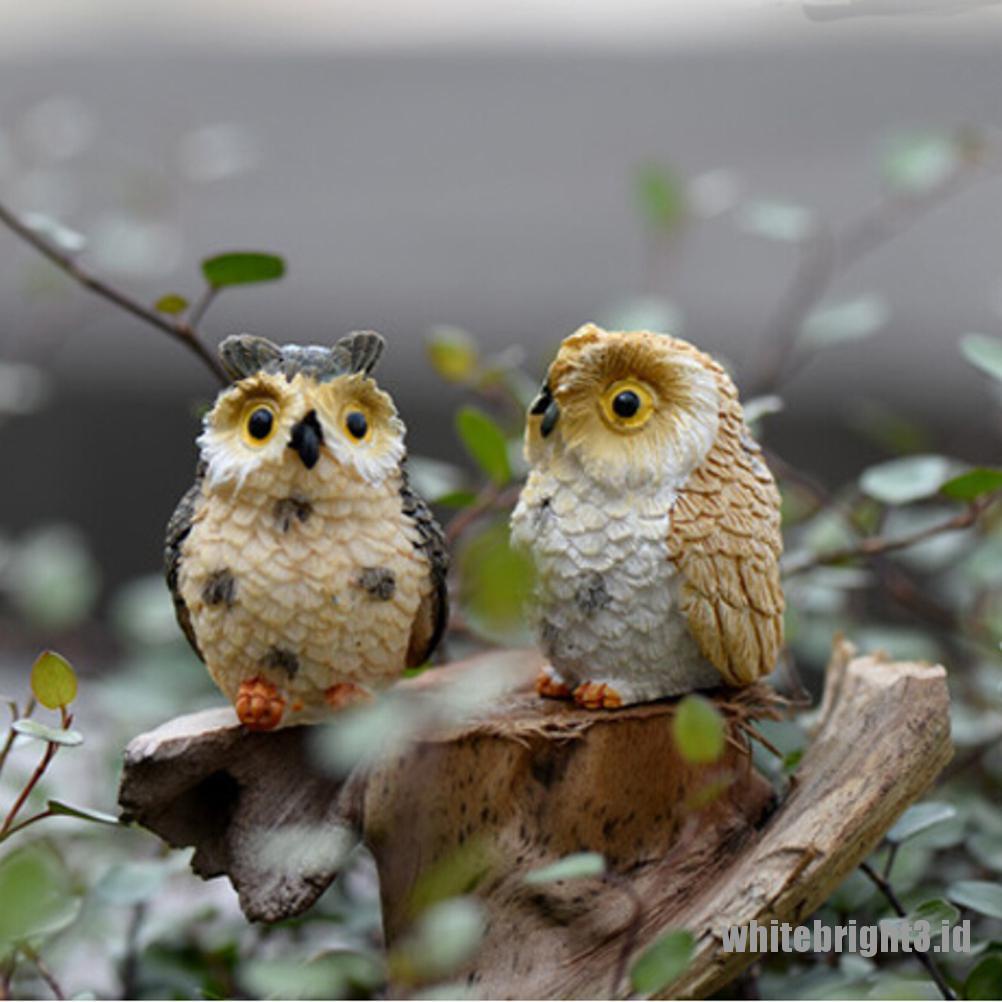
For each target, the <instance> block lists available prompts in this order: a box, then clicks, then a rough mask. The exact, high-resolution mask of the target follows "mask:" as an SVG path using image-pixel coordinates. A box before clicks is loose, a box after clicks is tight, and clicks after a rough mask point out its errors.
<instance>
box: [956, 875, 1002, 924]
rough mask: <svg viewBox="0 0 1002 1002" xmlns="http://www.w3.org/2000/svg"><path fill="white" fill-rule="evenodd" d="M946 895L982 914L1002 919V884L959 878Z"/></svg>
mask: <svg viewBox="0 0 1002 1002" xmlns="http://www.w3.org/2000/svg"><path fill="white" fill-rule="evenodd" d="M946 896H947V897H948V898H949V899H950V900H951V901H954V902H956V903H957V904H958V905H960V906H961V907H963V908H970V909H971V911H975V912H978V913H979V914H980V915H988V916H990V917H991V918H997V919H1002V884H996V883H993V882H992V881H988V880H958V881H957V882H956V883H954V884H951V885H950V887H949V889H948V890H947V892H946Z"/></svg>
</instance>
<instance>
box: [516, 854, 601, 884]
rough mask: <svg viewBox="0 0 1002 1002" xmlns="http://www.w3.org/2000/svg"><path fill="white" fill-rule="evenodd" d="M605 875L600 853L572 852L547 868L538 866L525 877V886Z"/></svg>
mask: <svg viewBox="0 0 1002 1002" xmlns="http://www.w3.org/2000/svg"><path fill="white" fill-rule="evenodd" d="M603 873H605V857H604V856H603V855H602V854H601V853H600V852H574V853H571V855H569V856H564V858H563V859H558V860H557V861H556V862H555V863H550V864H549V866H540V867H537V868H536V869H535V870H530V871H529V872H528V873H527V874H526V875H525V882H526V883H527V884H550V883H553V882H554V881H555V880H579V879H581V878H582V877H601V876H602V874H603Z"/></svg>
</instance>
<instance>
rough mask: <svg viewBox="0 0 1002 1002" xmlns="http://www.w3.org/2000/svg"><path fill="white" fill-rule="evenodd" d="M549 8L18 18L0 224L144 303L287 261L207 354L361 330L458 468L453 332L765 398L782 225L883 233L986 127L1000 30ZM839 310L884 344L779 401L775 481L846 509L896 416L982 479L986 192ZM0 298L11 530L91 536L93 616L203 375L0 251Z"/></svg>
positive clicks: (988, 183) (188, 360)
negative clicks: (615, 361) (225, 270)
mask: <svg viewBox="0 0 1002 1002" xmlns="http://www.w3.org/2000/svg"><path fill="white" fill-rule="evenodd" d="M533 6H534V9H533V10H532V11H527V10H519V11H516V10H514V5H510V4H506V3H501V2H484V3H468V2H467V3H462V2H460V0H431V2H423V3H410V2H406V0H393V2H382V3H371V2H370V3H362V2H354V0H352V2H340V0H333V2H328V3H319V2H296V3H278V2H267V0H256V2H248V0H243V2H239V3H237V2H230V0H225V2H220V0H216V2H213V3H208V4H206V3H195V2H173V3H171V4H169V5H153V4H144V3H135V2H127V0H79V2H76V3H74V4H72V5H69V4H66V3H65V2H61V0H34V2H32V3H30V4H27V3H22V2H20V0H17V2H12V0H3V2H0V23H2V24H3V29H2V32H0V197H2V199H3V201H4V202H6V203H7V204H9V205H10V206H12V207H13V208H15V209H16V210H18V211H19V212H34V213H41V214H44V215H45V216H48V217H51V218H53V219H57V220H59V221H60V222H61V223H62V224H65V225H66V226H69V227H71V228H72V229H73V230H74V231H78V232H79V233H81V234H84V235H86V237H87V240H88V244H87V247H86V250H85V251H84V257H83V260H85V261H86V262H88V264H90V265H91V266H92V267H93V268H94V269H95V270H97V271H99V272H100V273H101V274H103V275H106V276H107V277H109V278H110V279H112V280H113V281H115V282H116V283H118V284H120V285H122V286H123V287H125V288H128V289H129V290H130V291H132V292H133V293H135V294H136V295H138V296H140V297H141V298H143V299H144V300H145V301H148V302H152V301H154V300H155V299H156V298H157V297H158V296H160V295H162V294H164V293H167V292H173V291H176V292H179V293H183V294H185V295H188V296H189V297H194V296H197V294H198V292H199V289H200V284H201V283H200V279H199V271H198V265H199V261H200V260H201V259H202V258H203V257H205V256H207V255H209V254H212V253H216V252H219V251H225V250H234V249H249V250H266V251H272V252H275V253H278V254H281V255H282V256H283V257H284V258H285V259H286V261H287V264H288V275H287V277H286V278H285V280H283V281H281V282H280V283H276V284H271V285H266V286H260V287H255V288H245V289H234V290H231V291H228V292H227V293H225V294H224V295H223V296H221V297H220V299H219V301H218V302H217V303H216V304H215V305H214V307H213V309H212V311H211V312H210V314H209V317H208V320H207V322H206V324H205V326H204V330H205V334H206V337H207V338H208V339H210V340H212V341H213V342H214V341H217V340H218V339H220V338H221V337H222V336H224V335H225V334H227V333H230V332H233V331H237V330H251V331H254V332H257V333H261V334H265V335H268V336H270V337H273V338H276V339H280V340H286V339H287V340H293V341H321V342H325V341H330V340H332V339H334V338H336V337H337V336H338V335H340V334H342V333H344V332H346V331H348V330H351V329H353V328H359V327H366V328H375V329H378V330H380V331H382V332H383V333H384V334H385V335H386V336H387V338H388V340H389V342H390V348H389V351H388V354H387V357H386V359H385V361H384V363H383V367H382V369H381V373H380V381H381V382H382V384H383V385H384V386H386V387H387V388H388V389H389V390H391V392H392V393H393V394H394V395H395V397H396V399H397V401H398V404H399V406H400V409H401V411H402V413H403V416H404V417H405V419H406V421H407V423H408V426H409V429H410V444H411V448H412V451H413V452H415V453H419V454H424V455H431V456H439V457H445V458H449V457H451V458H454V457H455V456H456V455H458V454H459V452H460V447H459V444H458V442H457V440H456V438H455V435H454V433H453V431H452V414H453V411H454V409H455V407H456V405H457V403H458V401H459V400H460V399H461V398H462V393H461V391H459V390H457V389H454V388H445V389H443V387H442V384H441V382H440V381H439V380H438V379H437V378H436V377H435V376H434V374H433V372H432V370H431V368H430V367H429V365H428V363H427V361H426V358H425V351H424V338H425V337H426V335H427V333H428V332H429V330H431V329H432V328H434V327H435V326H436V325H441V324H448V325H456V326H460V327H463V328H466V329H467V330H469V331H470V332H472V333H473V334H474V335H475V336H476V338H477V339H478V340H480V341H481V343H482V344H484V345H486V346H487V347H488V348H489V349H490V350H502V349H504V348H506V347H508V346H511V345H521V346H523V347H524V348H525V350H526V351H527V353H528V360H527V367H528V368H529V369H530V371H532V372H533V373H534V374H541V373H542V371H543V368H544V366H545V363H546V361H547V359H548V358H549V356H550V355H551V353H552V351H553V348H554V346H555V344H556V343H557V341H558V340H559V339H560V338H561V337H563V336H564V335H565V334H567V333H569V332H570V331H571V330H572V329H574V328H575V327H576V326H578V325H579V324H580V323H582V322H583V321H585V320H589V319H596V320H599V321H606V322H608V323H617V322H618V323H626V322H628V321H633V322H637V323H640V322H642V321H646V322H649V323H651V325H652V326H670V327H671V328H672V329H673V330H674V331H676V332H677V333H680V334H682V335H683V336H685V337H688V338H690V339H691V340H693V341H695V342H696V343H697V344H699V345H700V346H701V347H704V348H706V349H708V350H710V351H711V352H713V353H716V354H719V355H721V356H723V357H725V358H726V359H727V360H728V363H729V364H730V365H731V366H732V368H733V371H734V372H735V374H736V376H737V378H738V380H739V382H740V383H742V384H748V382H749V381H750V380H751V378H752V376H753V375H754V374H755V372H756V365H757V362H758V360H759V359H760V357H761V351H762V347H763V345H765V344H766V343H767V337H768V333H769V330H768V328H769V323H770V317H771V316H772V315H773V313H774V311H775V309H776V305H777V303H778V302H779V301H780V300H781V298H782V296H783V294H784V291H785V290H786V288H787V286H788V284H789V282H790V280H791V277H792V275H793V273H794V271H795V268H796V266H797V262H798V256H799V254H800V250H799V246H800V243H799V241H798V238H797V237H796V235H795V234H793V237H792V238H790V237H791V234H790V233H787V234H786V237H787V238H782V233H779V234H777V232H775V230H776V226H777V225H779V228H780V230H782V229H783V225H781V224H783V219H786V223H787V224H789V225H792V226H793V228H794V230H796V229H797V227H798V226H801V227H806V228H808V229H809V228H810V226H812V225H814V221H815V220H816V219H820V218H826V219H828V220H830V221H831V223H832V224H833V225H835V226H839V225H842V224H843V223H847V222H851V221H852V220H853V219H854V218H856V217H858V216H859V215H861V214H862V213H864V212H866V211H867V210H868V209H869V208H870V206H871V205H872V204H873V203H874V202H875V200H877V199H878V198H880V197H881V195H882V192H883V190H884V187H885V186H886V183H887V182H886V178H885V177H884V176H883V175H882V173H881V167H880V163H881V158H882V157H886V155H887V151H888V149H889V148H890V147H889V145H888V144H890V143H893V142H894V139H895V136H898V135H900V134H903V133H904V134H924V133H926V132H931V133H935V132H940V131H945V132H954V131H955V130H957V129H962V128H964V127H974V128H977V129H979V130H981V132H982V134H984V135H992V134H993V132H994V130H995V129H996V128H997V127H998V126H999V125H1000V124H1002V123H1000V121H999V119H1000V116H1002V100H1000V98H1002V49H1000V46H1002V7H1000V5H999V3H998V2H989V0H985V2H980V3H979V2H974V0H941V2H934V0H910V2H905V0H901V2H896V0H830V2H822V0H819V2H813V3H800V2H781V0H769V2H766V0H758V2H756V0H745V2H738V0H714V2H713V3H712V4H707V3H700V4H689V3H679V4H666V3H653V2H645V0H619V2H612V0H577V2H575V3H544V4H538V5H533ZM650 163H659V164H664V165H667V166H669V167H670V168H671V169H672V170H673V171H674V172H675V173H676V174H677V175H678V176H679V177H680V178H682V179H683V181H684V184H685V185H686V192H687V198H688V200H689V210H688V211H689V217H688V219H687V222H686V224H685V226H684V227H682V228H680V230H679V231H678V232H677V233H675V234H673V235H672V237H671V239H670V240H664V241H658V240H656V239H654V238H653V237H652V235H651V233H650V227H649V226H645V222H644V219H643V216H642V214H641V213H640V212H639V211H638V209H637V204H636V198H635V181H636V177H637V172H638V170H639V169H641V168H642V167H643V166H644V165H645V164H650ZM777 199H778V200H782V203H784V204H785V205H786V208H785V209H783V207H782V206H780V210H779V217H780V219H779V224H777V221H776V219H777V217H776V212H777V210H776V207H775V206H773V208H772V210H768V209H767V208H763V207H764V206H765V207H767V206H768V205H770V204H772V203H773V202H774V201H775V200H777ZM787 203H789V204H787ZM798 207H799V208H798ZM769 211H772V213H773V215H772V216H771V217H769V216H768V212H769ZM783 211H786V212H787V215H786V216H785V217H783V216H782V212H783ZM791 211H792V212H793V215H792V216H790V212H791ZM798 212H799V213H800V214H799V215H798V214H797V213H798ZM763 213H764V214H765V217H763ZM770 219H771V222H770ZM756 220H757V221H756ZM763 220H764V221H763ZM756 229H757V230H759V231H768V230H770V229H772V230H773V232H772V233H769V232H765V233H764V234H763V232H753V231H755V230H756ZM828 295H829V298H830V299H831V300H832V301H833V302H836V301H839V300H852V299H853V298H854V297H863V302H864V308H863V310H864V313H866V311H867V310H869V313H868V314H867V316H868V317H869V320H870V321H872V322H874V323H876V324H877V325H878V326H880V328H881V329H880V330H879V331H878V332H877V333H876V335H875V336H873V337H871V338H868V339H866V340H859V341H850V342H848V343H845V344H840V345H838V346H833V347H831V348H829V349H827V350H825V351H824V352H823V353H821V354H820V355H819V357H818V358H817V359H815V360H814V361H812V362H811V364H810V365H809V366H808V367H807V368H806V369H805V370H804V371H802V372H801V373H799V374H798V375H797V377H796V378H795V379H794V380H793V381H792V382H791V383H790V384H789V386H788V387H787V388H785V389H784V391H783V396H784V398H785V401H786V409H785V411H784V412H783V413H780V414H777V415H775V416H773V417H770V418H769V419H768V420H769V423H768V426H767V427H768V432H769V435H768V437H769V441H770V443H771V444H772V445H773V446H774V447H775V449H776V450H777V451H778V452H779V453H781V454H782V455H784V456H785V457H786V458H788V459H789V460H791V461H793V462H795V463H797V464H799V465H801V466H803V467H804V468H805V469H807V470H808V471H809V472H810V473H812V474H814V475H815V476H817V477H819V478H820V479H821V480H822V481H824V482H828V483H832V484H834V483H837V482H839V480H840V479H841V478H845V477H846V476H849V475H851V474H853V473H854V472H855V471H858V470H859V469H860V468H862V466H863V465H864V464H865V463H866V462H869V461H872V460H873V459H875V458H879V457H880V456H882V455H883V454H884V453H883V452H882V451H881V449H880V447H879V444H878V443H877V442H875V441H874V436H873V435H869V434H868V433H867V427H866V426H867V423H868V422H869V421H871V420H876V418H874V417H873V416H874V415H879V416H880V419H881V420H884V419H885V418H888V416H892V417H893V418H894V419H895V420H904V421H907V422H911V423H916V424H917V425H919V426H920V427H922V428H924V429H925V433H926V435H927V443H928V446H929V448H932V449H947V448H949V449H950V450H952V451H953V452H955V453H956V454H959V455H960V456H961V457H963V458H966V459H969V460H972V461H981V462H991V461H992V460H993V456H992V448H991V444H990V439H989V433H990V432H992V431H993V429H990V428H988V427H986V422H985V419H984V415H985V414H986V413H987V412H988V411H987V405H988V404H989V400H990V398H989V390H988V388H987V386H986V385H985V382H984V380H983V379H982V378H981V377H979V375H978V373H977V372H975V370H974V369H973V368H971V366H969V365H968V364H967V363H965V361H964V360H963V359H962V357H961V355H960V354H959V352H958V351H957V339H958V337H959V336H960V335H962V334H963V333H965V332H967V331H986V332H988V333H992V334H996V333H998V331H999V328H1000V327H1002V318H1000V314H999V309H1000V304H1002V178H1000V177H998V176H996V175H994V174H989V175H987V176H982V177H979V178H978V180H977V183H974V184H971V185H970V186H969V187H967V188H966V189H965V190H963V191H960V192H958V193H957V194H956V195H955V196H954V197H951V198H950V199H949V200H948V201H947V202H946V203H945V204H943V205H941V206H939V207H938V208H937V209H936V210H935V211H934V212H931V213H929V214H928V215H927V216H923V218H921V219H919V220H917V221H916V223H915V225H914V226H911V227H910V228H908V229H906V230H905V231H904V232H903V233H901V235H899V236H898V237H897V238H896V239H895V240H893V241H892V242H890V243H888V244H887V245H886V246H883V247H881V248H879V249H878V250H877V251H876V252H874V253H873V254H871V255H869V256H867V257H866V258H865V259H863V260H861V261H860V263H859V264H858V265H857V266H855V267H853V268H851V269H849V270H848V271H847V272H846V274H844V275H843V276H841V277H840V278H839V280H838V282H837V283H836V284H835V285H834V286H833V287H832V288H831V290H830V291H829V294H828ZM877 297H879V298H877ZM0 301H2V304H3V309H2V314H0V316H2V320H0V359H2V360H3V363H4V368H3V370H0V372H2V375H3V378H2V379H0V390H3V392H4V393H5V394H6V407H7V410H8V412H11V411H13V412H18V411H21V412H27V411H29V410H32V411H34V412H33V413H31V414H30V416H28V415H27V414H26V413H21V414H18V413H13V414H11V413H8V415H7V416H5V417H3V418H2V419H0V422H2V423H0V450H2V452H0V454H2V456H3V463H2V465H0V471H2V473H0V484H2V488H3V489H2V492H0V526H2V530H0V531H2V532H3V533H5V534H7V535H8V536H9V537H10V538H17V537H19V536H21V535H23V534H24V533H25V532H26V531H28V530H31V529H32V528H33V527H35V526H38V525H42V524H45V523H48V522H52V521H59V522H62V523H69V524H71V525H74V526H77V527H79V528H80V529H81V530H83V533H84V534H85V535H86V537H87V539H88V540H89V541H90V546H91V548H92V550H93V554H94V556H95V558H96V560H97V562H98V563H99V564H100V566H101V568H102V571H103V580H104V582H105V583H106V584H110V583H114V582H117V581H121V580H124V579H125V578H128V577H130V576H132V575H136V574H140V573H144V572H148V571H150V570H151V569H154V568H155V567H156V566H157V564H158V561H159V551H160V546H161V540H162V534H163V526H164V523H165V521H166V519H167V517H168V515H169V514H170V511H171V510H172V508H173V505H174V503H175V501H176V499H177V497H178V496H179V495H180V494H181V493H182V492H183V491H184V489H185V488H186V486H187V485H188V484H189V483H190V480H191V476H192V472H193V468H194V461H195V452H194V446H193V440H194V437H195V435H196V433H197V429H198V421H197V410H198V407H199V406H201V405H204V404H205V402H206V401H207V400H208V399H209V397H210V396H211V393H212V392H213V389H214V387H213V384H212V382H211V379H210V377H209V376H208V375H207V373H206V372H205V371H204V370H203V369H202V368H201V367H200V366H199V364H198V363H197V361H196V360H194V358H193V357H192V356H190V355H188V354H187V353H186V352H184V351H182V350H181V349H180V348H178V347H177V346H176V345H175V344H173V343H171V342H170V341H169V340H168V339H167V338H165V337H163V336H161V335H159V334H158V333H156V332H155V331H153V330H152V329H150V328H147V327H145V326H143V325H141V324H139V323H137V322H134V321H133V320H132V319H131V318H129V317H128V316H126V315H124V314H123V313H121V312H120V311H118V310H116V309H115V308H114V307H112V306H110V305H109V304H107V303H105V302H103V301H102V300H99V299H96V298H94V297H92V296H90V295H89V294H87V293H86V292H83V291H81V290H79V289H77V288H75V287H74V286H73V285H72V284H71V283H70V282H69V281H68V280H66V279H64V278H63V277H62V276H61V275H59V274H58V273H57V272H56V271H55V270H54V269H53V268H52V267H51V266H49V265H47V264H46V263H44V262H42V261H41V260H40V259H39V258H38V256H37V255H36V254H35V253H34V252H33V251H31V250H30V249H28V248H26V247H25V246H23V245H22V244H21V243H20V242H19V241H18V240H17V239H16V238H15V237H14V236H13V235H11V234H9V233H8V232H6V231H3V230H0ZM863 323H864V326H865V325H866V318H864V322H863ZM863 401H869V402H868V403H866V404H865V405H864V404H863V403H862V402H863Z"/></svg>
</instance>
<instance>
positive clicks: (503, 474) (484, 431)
mask: <svg viewBox="0 0 1002 1002" xmlns="http://www.w3.org/2000/svg"><path fill="white" fill-rule="evenodd" d="M456 428H457V430H458V431H459V437H460V438H461V439H462V440H463V445H465V446H466V451H467V452H469V454H470V455H471V456H472V457H473V459H474V460H475V461H476V463H477V466H479V467H480V469H481V470H483V472H484V473H486V474H487V476H488V477H490V478H491V480H492V481H493V482H494V483H495V484H496V485H497V486H498V487H503V486H504V485H505V484H506V483H508V481H509V480H511V464H510V463H509V462H508V441H507V439H506V438H505V434H504V432H503V431H502V430H501V429H500V427H498V424H497V422H496V421H495V420H494V419H493V418H492V417H490V415H488V414H485V413H484V412H483V411H482V410H479V409H478V408H476V407H463V408H461V409H460V411H459V413H458V414H457V415H456Z"/></svg>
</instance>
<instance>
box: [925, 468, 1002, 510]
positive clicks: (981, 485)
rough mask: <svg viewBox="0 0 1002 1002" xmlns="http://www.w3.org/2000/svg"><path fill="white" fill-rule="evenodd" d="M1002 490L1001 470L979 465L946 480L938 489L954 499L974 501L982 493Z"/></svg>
mask: <svg viewBox="0 0 1002 1002" xmlns="http://www.w3.org/2000/svg"><path fill="white" fill-rule="evenodd" d="M998 490H1002V470H992V469H989V468H987V467H984V466H981V467H978V468H977V469H974V470H968V471H967V473H961V474H960V476H959V477H954V478H953V479H952V480H947V482H946V483H945V484H943V486H942V487H940V491H941V492H942V493H943V494H945V495H946V496H947V497H948V498H953V499H954V500H955V501H976V500H977V499H978V498H979V497H981V496H982V495H984V494H991V493H992V492H993V491H998Z"/></svg>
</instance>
